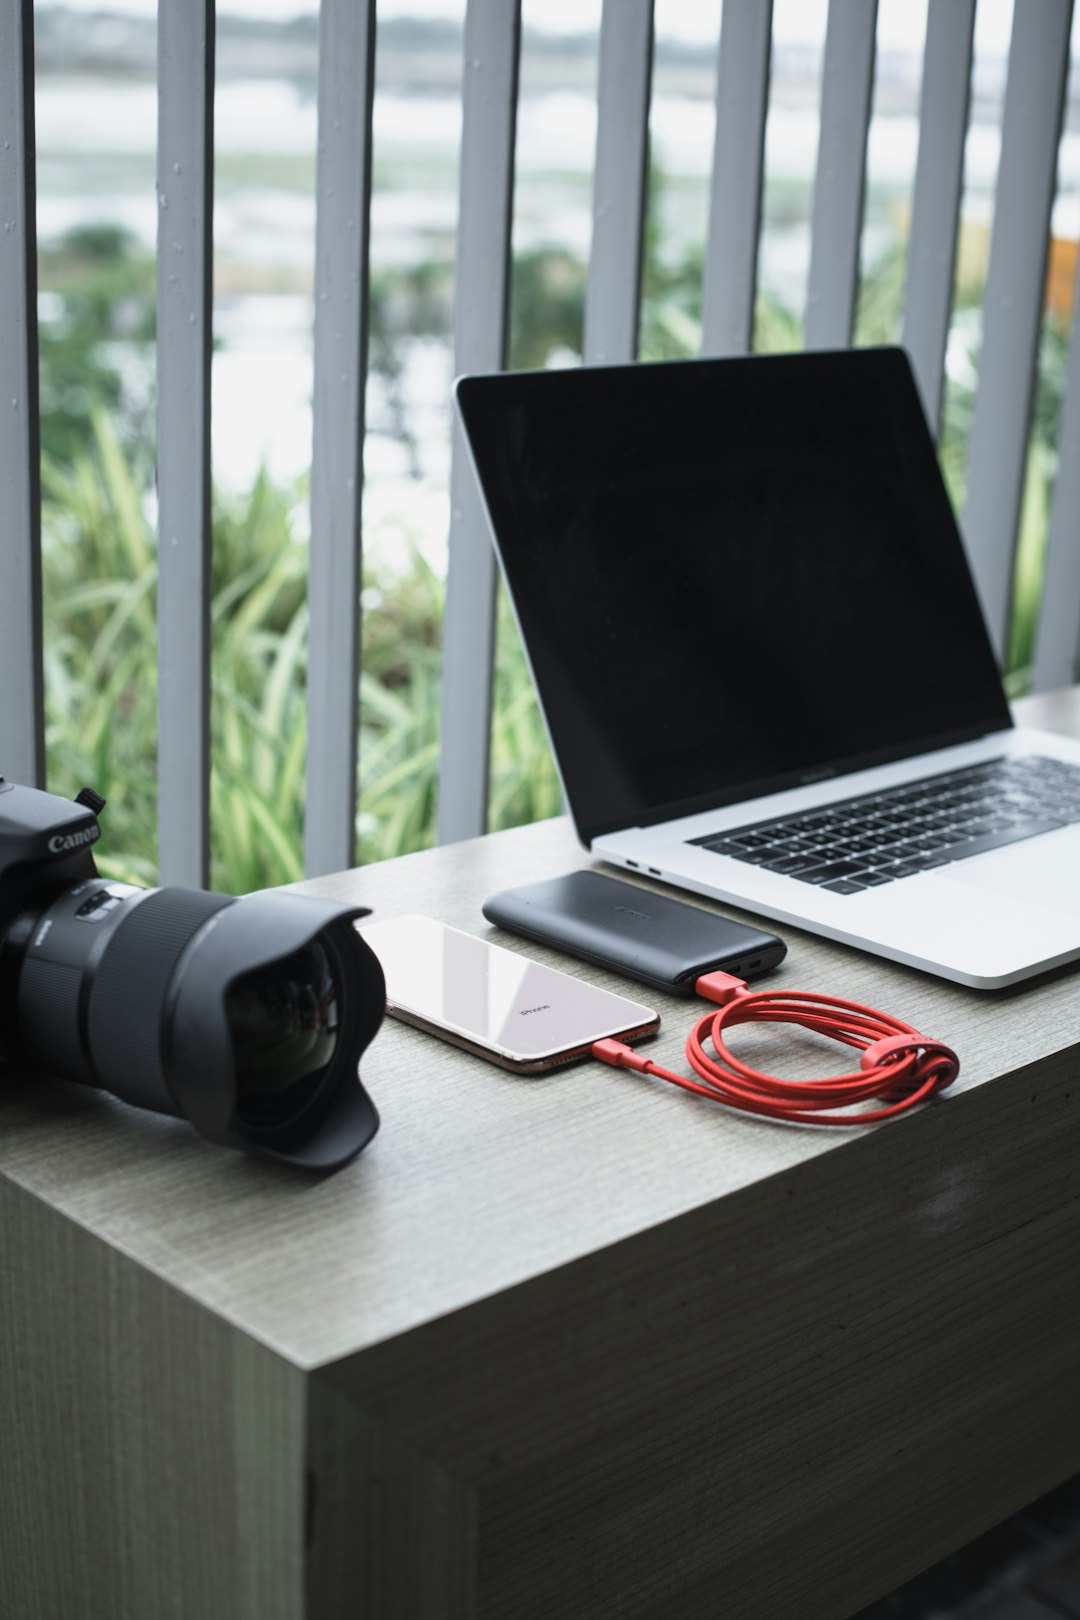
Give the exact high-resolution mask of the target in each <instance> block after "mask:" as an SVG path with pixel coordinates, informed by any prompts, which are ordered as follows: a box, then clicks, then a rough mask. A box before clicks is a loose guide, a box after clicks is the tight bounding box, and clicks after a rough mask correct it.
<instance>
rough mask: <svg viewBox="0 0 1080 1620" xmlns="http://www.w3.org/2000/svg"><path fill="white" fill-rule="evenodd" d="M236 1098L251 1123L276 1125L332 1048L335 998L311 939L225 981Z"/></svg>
mask: <svg viewBox="0 0 1080 1620" xmlns="http://www.w3.org/2000/svg"><path fill="white" fill-rule="evenodd" d="M225 1016H226V1018H227V1020H228V1024H229V1033H230V1035H231V1036H232V1048H233V1061H234V1063H235V1066H236V1069H235V1072H236V1092H237V1103H238V1109H239V1114H240V1117H241V1119H242V1120H243V1121H244V1123H245V1124H247V1125H251V1126H259V1125H278V1124H280V1123H282V1122H283V1120H285V1119H290V1118H292V1117H293V1116H294V1115H295V1113H296V1111H297V1108H298V1107H302V1106H305V1105H306V1103H307V1102H308V1101H309V1100H310V1099H311V1098H312V1096H313V1095H314V1092H315V1090H316V1088H317V1082H318V1079H319V1076H320V1074H321V1072H322V1071H325V1070H326V1068H327V1067H328V1065H329V1064H330V1062H331V1060H332V1058H333V1056H334V1052H335V1050H336V1047H337V1038H338V998H337V987H336V985H335V983H334V975H333V972H332V970H331V967H330V959H329V957H328V956H327V954H326V951H325V950H324V949H323V947H322V946H321V945H319V944H317V943H312V944H309V945H305V946H304V948H303V949H302V950H299V951H294V952H293V954H292V955H291V956H287V957H285V958H284V959H283V960H282V961H278V962H271V963H269V964H267V965H266V966H263V967H260V968H257V969H255V971H254V972H252V973H245V974H243V975H242V976H241V977H240V978H239V979H236V980H235V981H234V982H233V984H232V985H231V986H230V988H229V991H228V993H227V995H226V997H225Z"/></svg>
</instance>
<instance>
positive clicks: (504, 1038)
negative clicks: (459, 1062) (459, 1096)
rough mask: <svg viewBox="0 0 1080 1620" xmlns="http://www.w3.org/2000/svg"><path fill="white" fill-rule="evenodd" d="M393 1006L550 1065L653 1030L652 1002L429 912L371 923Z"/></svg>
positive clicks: (459, 1037) (368, 930) (464, 1042)
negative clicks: (615, 1038)
mask: <svg viewBox="0 0 1080 1620" xmlns="http://www.w3.org/2000/svg"><path fill="white" fill-rule="evenodd" d="M360 932H361V934H362V935H363V937H364V939H365V940H367V942H368V944H369V945H370V946H371V948H372V950H373V951H374V952H375V955H376V956H377V957H378V958H379V961H380V963H381V964H382V969H383V972H384V973H385V975H386V1003H387V1011H388V1012H390V1013H393V1014H394V1015H395V1016H396V1017H398V1018H402V1019H404V1020H405V1021H406V1022H407V1023H414V1024H418V1025H419V1026H420V1027H421V1028H424V1029H428V1030H431V1031H432V1032H433V1033H436V1034H440V1035H442V1036H444V1038H445V1039H447V1040H450V1041H453V1042H454V1043H455V1044H457V1045H460V1046H465V1047H466V1048H467V1049H468V1050H470V1051H477V1052H480V1053H481V1054H482V1055H484V1056H487V1057H490V1058H493V1059H494V1060H495V1061H496V1062H499V1063H503V1064H505V1065H507V1066H509V1067H512V1068H533V1069H536V1068H550V1067H551V1066H552V1065H553V1064H556V1063H566V1062H569V1061H570V1060H571V1059H572V1058H575V1057H580V1056H582V1055H584V1054H585V1053H587V1052H588V1050H589V1048H590V1046H591V1045H592V1043H593V1041H597V1040H601V1039H602V1038H603V1037H605V1036H609V1035H619V1036H622V1037H623V1038H624V1039H629V1038H633V1037H634V1036H635V1035H645V1034H651V1033H652V1032H653V1031H654V1030H655V1029H656V1027H657V1025H658V1024H659V1022H660V1020H659V1016H658V1015H657V1013H655V1012H654V1011H653V1009H652V1008H651V1007H645V1006H643V1005H642V1004H641V1003H640V1002H637V1001H630V1000H628V999H627V997H625V996H617V995H614V994H613V993H612V992H611V991H610V990H601V989H598V988H597V987H596V986H595V985H591V984H586V983H585V982H584V981H583V980H581V979H576V978H572V977H571V975H570V974H568V973H560V972H559V971H558V970H557V969H555V968H549V967H544V966H543V965H542V964H541V963H539V962H533V961H530V960H529V958H528V957H527V956H522V955H520V954H519V953H518V952H517V951H508V950H504V949H503V947H502V946H500V945H489V944H488V943H487V941H486V940H483V939H477V938H476V937H475V935H473V934H465V933H463V932H462V931H461V930H460V929H458V928H450V927H448V926H447V925H446V924H445V923H440V922H435V921H434V920H433V919H432V918H430V917H392V918H389V919H387V920H386V921H385V922H371V923H368V922H365V923H364V924H362V925H361V926H360Z"/></svg>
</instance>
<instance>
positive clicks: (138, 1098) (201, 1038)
mask: <svg viewBox="0 0 1080 1620" xmlns="http://www.w3.org/2000/svg"><path fill="white" fill-rule="evenodd" d="M357 915H363V912H362V910H361V909H360V908H357V907H350V906H341V905H337V904H335V903H333V902H330V901H325V900H315V899H310V898H308V897H306V896H305V897H301V896H298V895H290V894H280V893H273V892H266V893H259V894H253V895H248V896H246V897H245V898H244V899H242V900H234V899H232V898H230V897H229V896H227V895H215V894H209V893H206V892H204V891H202V890H196V889H152V890H146V889H134V888H131V887H129V886H126V885H119V884H109V883H107V882H103V881H102V880H101V879H99V878H95V879H93V880H90V881H85V882H83V883H79V884H76V885H74V886H73V887H71V888H69V889H67V890H66V891H64V892H63V893H61V894H60V895H59V896H57V897H56V898H54V899H53V901H52V903H51V905H49V906H47V907H46V909H45V910H44V911H40V912H27V913H25V914H21V915H20V917H18V918H16V919H15V922H14V923H13V924H12V926H11V927H10V928H9V929H8V930H7V931H6V934H5V935H4V936H3V938H2V939H0V990H2V989H3V983H4V982H5V981H7V980H10V981H11V985H12V989H13V991H14V997H13V998H10V997H9V1000H12V999H13V1005H12V1008H11V1011H13V1013H14V1015H15V1022H16V1024H17V1029H18V1034H19V1050H18V1053H17V1054H16V1055H17V1056H18V1057H19V1058H22V1059H24V1060H26V1061H28V1062H29V1063H30V1064H32V1065H34V1066H36V1067H38V1068H40V1069H42V1070H44V1071H45V1072H51V1073H53V1074H55V1075H62V1076H64V1077H66V1078H68V1079H72V1080H78V1081H82V1082H83V1083H84V1084H89V1085H95V1086H100V1087H102V1088H103V1089H105V1090H107V1091H111V1092H112V1093H113V1094H114V1096H117V1097H120V1098H122V1099H123V1100H124V1101H125V1102H129V1103H134V1104H135V1105H136V1106H137V1107H140V1108H149V1109H153V1110H155V1111H156V1112H158V1113H165V1114H178V1115H180V1116H181V1117H183V1118H185V1119H187V1120H189V1121H190V1122H191V1124H193V1125H194V1126H195V1128H196V1130H198V1131H200V1132H201V1133H202V1134H203V1135H204V1136H206V1137H208V1138H209V1139H210V1140H211V1141H214V1142H220V1143H222V1144H227V1145H229V1146H232V1147H239V1148H243V1149H245V1150H246V1151H248V1152H251V1153H258V1154H261V1155H263V1156H269V1157H271V1158H278V1159H285V1160H287V1161H289V1162H290V1163H294V1164H302V1165H306V1166H308V1167H309V1168H311V1169H322V1170H326V1169H333V1168H335V1167H336V1166H338V1165H340V1164H344V1163H345V1162H346V1161H347V1160H348V1159H350V1158H352V1157H353V1155H354V1154H356V1153H358V1152H359V1151H360V1149H361V1148H362V1147H363V1146H364V1145H365V1144H366V1143H367V1142H368V1141H370V1139H371V1137H372V1136H373V1135H374V1134H375V1131H376V1129H377V1127H378V1115H377V1113H376V1111H375V1109H374V1107H373V1105H372V1103H371V1099H370V1098H369V1097H368V1095H367V1093H366V1092H365V1091H364V1089H363V1087H362V1085H361V1084H360V1081H359V1078H358V1073H357V1069H358V1064H359V1060H360V1056H361V1053H362V1052H363V1051H364V1049H365V1048H366V1046H367V1045H368V1042H369V1041H370V1040H371V1038H372V1036H373V1035H374V1034H375V1031H376V1030H377V1029H378V1027H379V1024H380V1022H381V1020H382V1016H383V1010H384V1007H385V1001H386V988H385V984H384V982H383V976H382V970H381V968H380V967H379V964H378V961H377V960H376V958H375V956H374V954H373V953H372V951H371V950H370V947H368V946H367V945H366V944H365V943H364V941H363V940H362V939H361V938H360V936H359V935H358V934H357V932H356V930H355V928H354V927H353V921H354V919H355V917H356V916H357Z"/></svg>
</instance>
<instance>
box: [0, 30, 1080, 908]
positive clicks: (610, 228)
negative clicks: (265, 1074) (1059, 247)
mask: <svg viewBox="0 0 1080 1620" xmlns="http://www.w3.org/2000/svg"><path fill="white" fill-rule="evenodd" d="M876 22H877V6H876V3H875V0H830V4H829V9H828V24H827V33H826V39H825V53H824V70H823V79H822V95H821V109H820V140H819V149H818V158H817V171H816V181H815V188H814V203H813V217H812V235H811V257H810V272H809V290H808V298H807V307H806V312H805V315H806V318H805V333H806V342H807V344H808V345H809V346H813V347H835V346H844V345H847V344H850V343H851V341H852V334H853V321H854V310H855V302H856V295H857V288H858V277H859V244H860V234H861V222H862V212H863V198H864V191H865V183H866V158H867V136H868V129H869V122H870V107H871V96H872V90H873V83H874V65H875V31H876ZM1071 24H1072V4H1071V0H1023V4H1022V5H1021V4H1019V3H1018V4H1017V5H1016V8H1015V19H1014V25H1013V32H1012V40H1011V46H1010V52H1009V62H1008V77H1007V87H1006V93H1005V99H1004V110H1003V117H1002V127H1001V155H1000V165H999V170H998V180H997V188H996V197H995V205H994V225H993V234H992V239H991V247H990V256H989V267H988V275H987V283H986V292H985V301H984V308H983V336H982V351H981V362H980V372H979V382H978V389H977V394H976V404H975V414H974V421H973V426H972V436H971V445H970V463H969V473H968V483H967V499H966V506H965V509H964V512H963V514H962V521H963V528H964V532H965V538H966V541H967V545H968V549H969V553H970V556H971V560H972V563H973V567H974V570H975V575H976V581H977V585H978V589H979V592H980V596H981V599H982V603H983V607H984V610H985V612H986V616H987V620H988V623H989V626H990V629H991V634H992V636H993V638H994V641H995V645H996V646H997V648H998V651H999V653H1000V652H1001V651H1002V650H1003V649H1004V647H1005V645H1006V637H1007V632H1008V626H1009V618H1010V611H1011V589H1012V580H1013V573H1014V564H1015V554H1016V543H1017V533H1018V526H1019V519H1020V505H1021V497H1022V492H1023V480H1024V471H1025V465H1026V453H1027V443H1028V432H1029V424H1030V418H1031V411H1032V399H1033V387H1034V379H1035V368H1036V352H1037V344H1038V337H1039V325H1040V318H1041V313H1042V306H1043V288H1044V281H1045V275H1046V263H1047V244H1048V240H1049V231H1050V216H1051V208H1052V204H1053V200H1054V192H1055V180H1056V164H1057V154H1058V145H1059V140H1060V136H1061V129H1062V119H1063V110H1064V105H1065V93H1066V80H1067V73H1068V68H1069V46H1070V30H1071ZM974 26H975V0H929V10H928V19H927V31H926V44H925V56H924V64H923V75H922V90H921V104H920V123H919V145H918V161H917V168H916V177H915V184H914V196H913V205H912V216H911V229H910V238H909V245H908V257H907V276H906V296H905V304H904V315H903V342H904V343H905V345H906V346H907V348H908V350H909V352H910V354H911V357H912V360H913V363H914V366H915V371H916V375H917V377H918V379H919V384H920V388H921V390H922V394H923V399H924V402H925V405H926V410H927V414H928V417H929V419H930V422H931V424H932V426H933V427H934V429H935V431H936V430H937V429H938V427H939V424H940V420H941V409H942V388H943V378H944V365H945V349H946V340H947V335H948V328H949V318H950V311H951V308H952V299H953V281H954V268H955V261H956V250H957V240H958V228H959V220H960V202H961V191H962V183H963V163H964V146H965V138H966V135H967V128H968V116H969V105H970V86H971V75H972V59H973V38H974ZM653 34H654V17H653V4H652V0H604V5H603V12H602V23H601V33H600V64H599V78H598V91H597V142H596V157H595V171H594V212H593V239H592V249H591V256H590V262H589V272H588V285H587V297H586V308H585V337H584V352H585V360H586V362H587V363H589V362H592V363H598V362H603V361H607V362H611V361H630V360H633V359H635V357H636V340H637V332H638V327H639V316H640V305H641V279H642V247H643V230H644V220H645V204H646V176H647V148H648V126H649V109H650V99H651V84H652V56H653ZM771 37H772V6H771V0H724V4H723V13H722V24H721V30H720V38H719V57H718V70H717V80H716V85H717V88H716V141H715V151H714V157H713V166H712V179H711V192H710V215H709V224H708V236H707V243H706V252H705V259H704V272H703V285H702V312H703V313H702V349H703V352H705V353H708V354H737V353H743V352H745V351H747V350H748V349H749V347H750V345H751V335H752V329H753V312H754V304H755V295H756V291H757V286H758V273H757V258H758V242H759V236H760V226H761V205H762V191H763V171H764V145H765V128H766V118H767V115H768V107H769V87H770V50H771ZM158 41H159V44H158V97H159V127H158V182H157V189H158V204H159V207H158V239H157V262H158V275H157V304H158V495H159V530H158V554H159V595H158V619H159V650H158V658H159V672H158V708H159V766H158V769H159V805H160V810H159V816H160V828H159V832H160V838H159V849H160V868H161V875H162V879H163V881H167V882H178V883H190V884H203V883H205V882H206V881H207V876H208V870H209V813H208V805H209V780H210V759H209V736H210V728H209V709H210V704H209V691H210V562H211V555H212V549H211V548H212V536H211V524H210V433H209V426H210V407H209V399H210V393H209V382H210V364H211V345H212V280H211V261H212V247H213V242H212V204H213V181H212V176H213V155H214V138H213V99H214V98H213V89H214V6H213V0H160V5H159V13H158ZM520 50H521V10H520V0H468V5H467V11H466V21H465V40H464V60H465V71H464V78H463V91H462V95H463V107H462V115H463V117H462V146H461V166H460V187H461V190H460V205H459V213H458V230H457V259H456V286H457V291H456V301H455V316H454V328H453V345H454V366H455V370H456V371H459V372H460V371H479V370H488V369H493V368H498V367H501V366H503V365H504V364H505V363H506V356H507V311H508V301H509V299H508V290H509V280H510V249H511V241H510V238H511V220H512V214H513V198H514V148H515V127H516V113H517V99H518V67H519V58H520ZM375 67H376V64H375V0H322V5H321V12H320V67H319V84H318V128H319V136H318V163H317V177H316V185H317V226H316V270H315V291H316V296H315V340H314V437H313V450H312V479H311V547H310V575H309V609H310V645H309V660H308V687H307V703H308V756H307V810H306V825H305V841H304V848H305V862H306V867H307V870H308V872H309V873H310V874H316V873H319V872H324V871H330V870H334V869H337V868H342V867H346V866H349V865H351V864H352V863H353V861H354V857H355V824H356V780H357V730H358V716H357V689H358V675H359V666H360V658H361V622H360V569H361V556H362V529H361V494H362V468H363V445H364V396H365V383H366V372H367V333H368V241H369V226H370V204H371V151H372V106H373V98H374V89H375ZM0 224H2V230H0V301H2V304H0V307H2V308H3V311H4V314H3V317H2V319H0V420H3V421H4V423H5V431H4V432H3V433H0V490H2V491H3V494H4V518H5V522H4V535H3V541H2V545H0V697H2V704H0V767H2V768H3V770H4V772H5V774H7V775H8V776H9V777H12V778H16V779H20V780H24V781H28V782H36V783H43V781H44V772H45V757H44V755H45V751H44V724H43V712H44V705H43V676H42V603H41V533H40V489H39V445H38V420H37V333H36V315H35V310H36V293H37V288H36V250H35V162H34V72H33V5H32V0H0ZM1059 456H1060V469H1061V470H1060V474H1059V477H1058V479H1057V482H1056V489H1055V495H1054V502H1053V510H1052V517H1051V522H1050V528H1049V540H1048V550H1047V563H1046V587H1045V592H1044V607H1043V611H1042V613H1041V616H1040V620H1039V625H1038V633H1037V638H1036V651H1035V660H1034V680H1035V685H1036V687H1037V688H1039V689H1043V688H1047V687H1051V686H1054V685H1060V684H1064V683H1066V682H1068V681H1069V680H1071V679H1072V678H1073V676H1074V671H1075V666H1076V657H1077V647H1078V643H1080V540H1078V530H1080V345H1078V344H1073V345H1072V348H1071V353H1070V359H1069V369H1068V379H1067V393H1066V401H1065V407H1064V412H1063V418H1062V423H1061V429H1060V441H1059ZM450 507H451V514H452V515H451V521H450V546H449V565H448V580H447V597H446V610H445V622H444V661H443V692H442V741H441V771H440V790H439V808H438V832H439V837H440V839H442V840H444V841H447V840H452V839H457V838H463V837H468V836H471V835H473V834H476V833H479V832H481V831H482V830H483V829H484V825H485V819H486V805H487V781H488V761H489V740H490V729H491V693H492V660H493V645H494V623H495V565H494V559H493V553H492V549H491V547H490V544H489V541H488V537H487V533H486V529H485V524H484V521H483V517H482V513H481V510H480V505H479V500H478V496H477V493H476V491H475V489H474V486H473V481H472V477H471V473H470V470H469V467H468V464H467V460H466V457H465V456H464V454H463V449H462V445H461V444H460V442H457V440H455V443H454V446H453V457H452V470H451V499H450Z"/></svg>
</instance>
